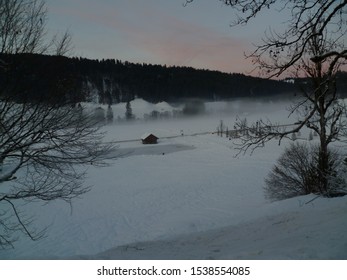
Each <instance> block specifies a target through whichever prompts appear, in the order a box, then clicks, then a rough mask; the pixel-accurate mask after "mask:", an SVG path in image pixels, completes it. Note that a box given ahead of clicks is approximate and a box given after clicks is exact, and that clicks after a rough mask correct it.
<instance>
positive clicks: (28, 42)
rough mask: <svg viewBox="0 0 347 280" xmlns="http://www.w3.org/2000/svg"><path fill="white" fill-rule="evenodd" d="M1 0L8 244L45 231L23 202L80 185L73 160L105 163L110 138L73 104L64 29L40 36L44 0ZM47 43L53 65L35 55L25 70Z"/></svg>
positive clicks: (1, 180)
mask: <svg viewBox="0 0 347 280" xmlns="http://www.w3.org/2000/svg"><path fill="white" fill-rule="evenodd" d="M0 3H1V5H0V48H1V58H0V77H1V84H0V248H8V247H13V243H14V242H15V241H16V239H17V238H18V237H19V236H20V235H21V234H24V235H26V236H28V237H29V238H31V239H32V240H36V239H38V238H41V237H42V236H43V234H44V231H37V230H35V228H34V227H33V226H32V222H33V219H32V217H28V216H26V215H24V214H23V213H22V212H21V206H22V205H23V202H26V203H29V202H34V201H43V202H48V201H52V200H57V199H62V200H65V201H67V202H70V201H71V200H72V199H73V198H75V197H76V196H80V195H81V194H83V193H85V192H86V191H88V190H89V188H88V187H87V186H85V185H84V184H83V181H84V180H83V179H84V175H85V173H84V172H83V171H80V170H83V169H81V168H76V166H86V165H89V164H93V165H99V166H102V165H105V164H106V161H105V159H106V156H109V153H110V152H111V151H112V150H113V149H114V145H113V144H112V143H104V142H103V133H102V132H100V131H99V127H98V126H97V125H96V123H95V120H94V119H93V118H92V117H91V116H90V115H89V114H88V113H86V112H84V110H83V108H82V107H81V106H76V103H75V101H76V99H78V98H77V97H76V96H75V95H74V93H73V92H74V90H75V89H76V84H75V82H76V80H75V79H74V78H73V73H72V71H69V69H70V68H69V66H71V65H69V64H66V61H69V60H68V59H67V58H64V57H62V56H60V54H63V53H64V52H65V51H66V50H68V48H69V36H68V35H64V36H63V38H62V39H61V40H57V37H55V38H53V39H52V41H50V43H49V44H48V45H47V44H45V43H44V42H45V41H46V40H45V39H46V37H45V21H46V16H47V11H46V8H45V3H44V1H36V0H5V1H1V2H0ZM53 47H55V49H56V52H54V53H55V54H57V55H55V56H54V57H52V58H53V59H54V62H55V63H54V66H51V67H44V68H43V69H41V68H40V66H42V65H45V64H46V63H47V62H48V61H45V60H41V61H40V64H38V65H36V69H37V70H36V72H35V73H31V70H32V67H33V64H34V63H36V62H37V60H36V58H42V56H38V55H37V54H36V55H35V53H45V52H51V51H53ZM32 59H33V60H32ZM31 60H32V64H30V63H28V62H30V61H31ZM46 66H47V65H46ZM54 69H55V70H54ZM30 73H31V75H30ZM22 74H23V75H22ZM53 77H54V78H53ZM46 78H47V79H46ZM38 81H40V83H39V85H38V84H37V83H38Z"/></svg>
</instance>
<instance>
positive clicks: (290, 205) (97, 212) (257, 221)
mask: <svg viewBox="0 0 347 280" xmlns="http://www.w3.org/2000/svg"><path fill="white" fill-rule="evenodd" d="M201 104H203V108H204V110H203V111H201V112H197V113H196V114H190V115H189V114H188V116H187V115H184V114H181V113H178V111H182V110H183V109H184V106H185V104H184V103H183V104H176V105H175V106H172V105H170V104H169V103H166V102H160V103H157V104H152V103H148V102H146V101H144V100H143V99H135V100H133V101H131V102H130V105H131V109H132V114H133V115H134V118H133V119H132V120H130V121H129V120H128V121H127V120H125V117H124V116H125V112H126V103H120V104H116V105H112V106H111V107H112V111H113V114H114V119H113V121H112V122H111V123H105V125H104V126H103V128H102V129H103V130H104V131H105V132H107V134H106V138H105V141H116V142H117V145H118V149H117V151H116V153H117V154H116V155H117V158H116V159H115V160H110V163H111V165H110V166H108V167H103V168H97V167H94V166H92V165H90V166H89V167H88V168H87V180H86V182H85V185H86V186H91V190H90V191H89V192H88V193H86V194H84V195H83V196H81V197H79V198H77V199H75V200H73V203H72V204H71V205H68V204H66V203H64V202H63V201H52V202H50V203H48V204H43V203H40V202H38V203H31V204H24V205H23V209H24V210H25V213H26V215H27V216H31V215H33V216H35V226H37V227H38V228H44V227H47V233H46V237H45V238H43V239H40V240H38V241H36V242H32V241H30V240H29V239H26V238H22V237H21V238H20V240H19V241H18V242H16V246H15V248H14V249H10V250H5V251H4V250H3V251H0V258H1V259H71V258H72V259H76V258H82V259H85V258H87V259H88V258H91V259H95V258H96V259H98V258H99V259H109V258H110V259H326V258H328V259H344V258H346V257H347V255H346V252H347V247H346V246H347V240H346V235H344V233H345V232H346V229H347V222H346V219H345V214H344V213H346V210H347V209H346V208H347V201H346V199H347V198H346V197H342V198H334V199H327V198H317V197H315V196H314V195H308V196H301V197H297V198H292V199H289V200H284V201H279V202H270V201H268V200H266V199H265V197H264V190H263V187H264V178H265V177H266V176H267V174H268V173H269V171H270V170H271V168H272V166H273V164H274V163H275V161H276V160H277V158H278V157H279V156H280V155H281V153H282V151H283V150H284V147H286V146H288V145H289V144H290V143H291V142H292V141H291V140H290V139H285V140H283V141H282V144H281V145H278V141H276V140H273V141H271V142H269V143H268V144H267V145H265V147H263V148H259V149H257V150H256V151H255V152H254V153H253V154H252V155H250V154H249V153H246V154H244V155H243V154H239V155H238V154H237V153H238V150H237V149H235V148H237V147H238V139H230V138H228V137H225V136H223V137H220V136H218V135H217V134H216V133H215V132H216V129H217V127H218V125H219V124H220V121H221V120H222V121H223V123H224V124H225V126H228V127H229V129H233V125H234V123H235V120H236V118H237V117H239V118H247V121H248V122H250V123H251V122H253V121H256V120H258V119H263V120H266V119H270V120H272V121H273V122H274V123H276V122H279V123H282V124H290V123H293V122H295V121H296V117H295V115H291V116H290V117H288V116H289V112H288V110H287V108H288V106H289V105H290V104H291V103H290V102H289V101H288V100H247V99H236V100H230V101H228V102H225V101H217V102H203V103H201V102H200V101H199V108H201ZM83 106H84V107H85V110H89V111H91V112H92V111H93V110H94V109H95V108H97V107H102V108H103V109H104V110H105V112H106V110H107V106H106V105H105V106H103V105H97V104H91V103H88V104H83ZM153 111H157V112H158V115H157V114H155V116H156V117H155V119H153V118H151V117H148V116H151V113H152V112H153ZM175 111H176V115H175V113H173V112H175ZM165 112H167V113H165ZM146 116H147V117H146ZM145 133H152V134H154V135H156V136H157V137H158V138H159V139H158V144H156V145H143V144H142V143H141V140H140V138H141V136H142V135H144V134H145ZM297 141H303V142H309V141H308V132H307V131H305V130H304V131H303V133H302V135H301V137H300V139H298V140H297ZM312 141H313V142H315V141H317V140H316V139H313V140H312ZM111 156H114V155H110V157H111Z"/></svg>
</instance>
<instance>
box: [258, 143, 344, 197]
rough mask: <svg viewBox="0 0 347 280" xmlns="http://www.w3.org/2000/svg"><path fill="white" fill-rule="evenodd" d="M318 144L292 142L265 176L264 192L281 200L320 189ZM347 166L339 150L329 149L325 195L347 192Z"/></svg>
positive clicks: (267, 195) (316, 191)
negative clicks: (309, 144)
mask: <svg viewBox="0 0 347 280" xmlns="http://www.w3.org/2000/svg"><path fill="white" fill-rule="evenodd" d="M318 155H319V147H318V146H308V145H306V144H303V143H300V142H299V143H295V144H291V145H290V146H289V147H288V148H286V149H285V151H284V153H283V154H282V156H281V157H280V158H279V159H278V160H277V163H276V164H275V166H274V167H273V169H272V170H271V172H270V173H269V175H268V177H267V178H266V179H265V188H264V189H265V196H266V198H268V199H270V200H282V199H287V198H291V197H295V196H300V195H305V194H310V193H317V194H321V191H320V189H319V180H320V179H319V178H320V176H319V172H320V171H319V169H318ZM343 174H346V166H345V165H343V164H342V161H341V159H340V157H339V156H338V153H337V152H336V151H332V150H330V151H329V174H328V175H327V179H328V189H327V193H324V194H323V195H325V196H336V195H342V194H346V181H345V179H344V177H346V176H342V175H343Z"/></svg>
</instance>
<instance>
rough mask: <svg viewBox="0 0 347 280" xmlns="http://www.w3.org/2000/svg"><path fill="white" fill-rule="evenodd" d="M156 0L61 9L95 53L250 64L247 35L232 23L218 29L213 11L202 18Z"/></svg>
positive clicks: (209, 64)
mask: <svg viewBox="0 0 347 280" xmlns="http://www.w3.org/2000/svg"><path fill="white" fill-rule="evenodd" d="M154 2H155V1H154ZM154 2H153V1H107V0H104V1H99V2H96V1H92V0H89V1H80V3H79V5H78V4H75V5H74V6H65V7H61V8H60V11H59V12H60V13H61V14H64V15H65V16H68V17H70V18H73V20H74V25H75V26H71V27H70V29H71V30H72V31H73V32H74V33H76V36H77V38H78V40H81V41H83V44H81V43H80V46H81V49H83V52H85V53H86V54H92V55H91V56H93V54H94V56H99V57H98V58H110V56H111V57H115V58H118V59H121V60H130V61H134V62H146V63H158V64H167V65H179V66H193V67H196V68H205V69H213V70H221V71H225V72H245V71H249V70H251V68H252V66H251V65H250V62H249V61H245V59H244V56H243V52H244V51H245V50H246V49H247V48H248V47H249V46H250V43H249V41H248V40H245V39H241V36H238V34H235V33H233V30H232V29H230V28H228V27H227V26H226V30H227V31H225V30H224V31H221V30H219V29H218V28H216V27H215V26H214V22H213V20H214V18H212V17H211V18H208V17H206V18H205V20H204V22H201V20H197V19H196V18H195V17H194V16H193V15H192V14H191V12H192V11H190V10H187V9H185V8H183V7H182V6H181V5H179V4H178V3H177V2H176V3H173V2H171V1H170V3H168V2H166V4H165V5H159V4H158V5H154V4H153V3H154ZM148 3H152V4H148ZM66 5H68V4H66ZM207 15H208V14H207ZM78 22H79V24H80V26H79V27H78V30H77V31H76V32H75V31H74V29H75V27H76V25H77V24H78ZM76 45H77V46H78V45H79V42H76ZM100 56H103V57H100Z"/></svg>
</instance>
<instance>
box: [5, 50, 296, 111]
mask: <svg viewBox="0 0 347 280" xmlns="http://www.w3.org/2000/svg"><path fill="white" fill-rule="evenodd" d="M0 59H1V60H2V61H4V62H5V63H6V68H5V69H1V70H0V71H1V72H2V73H1V76H0V86H1V89H2V92H5V93H8V94H11V96H13V94H14V93H15V96H16V98H17V99H18V100H21V101H23V100H24V101H25V100H41V101H48V102H58V101H61V100H63V101H64V102H65V101H66V100H67V101H69V102H72V103H77V102H82V101H93V102H96V103H100V104H117V103H120V102H127V101H130V100H133V99H134V98H135V97H139V98H143V99H144V100H146V101H148V102H152V103H157V102H161V101H166V102H172V101H177V100H181V99H187V98H189V99H191V98H201V99H204V100H213V101H216V100H225V99H230V98H238V97H252V98H254V97H264V96H281V95H283V94H288V93H293V92H294V91H295V86H294V85H293V84H291V83H286V82H283V81H275V80H266V79H261V78H255V77H251V76H246V75H243V74H235V73H234V74H228V73H222V72H219V71H210V70H202V69H194V68H191V67H167V66H165V65H151V64H140V63H130V62H127V61H125V62H122V61H120V60H115V59H106V60H91V59H86V58H76V57H75V58H68V57H63V56H47V55H38V54H17V55H6V54H1V55H0Z"/></svg>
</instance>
